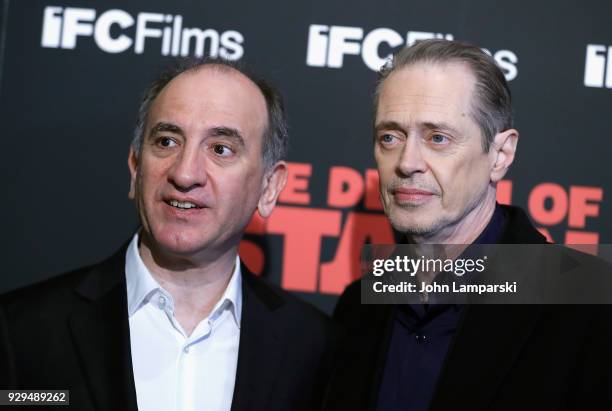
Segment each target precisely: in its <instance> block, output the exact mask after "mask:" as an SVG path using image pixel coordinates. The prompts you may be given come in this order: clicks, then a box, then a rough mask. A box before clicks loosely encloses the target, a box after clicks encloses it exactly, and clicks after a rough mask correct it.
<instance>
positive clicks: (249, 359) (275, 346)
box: [231, 265, 287, 411]
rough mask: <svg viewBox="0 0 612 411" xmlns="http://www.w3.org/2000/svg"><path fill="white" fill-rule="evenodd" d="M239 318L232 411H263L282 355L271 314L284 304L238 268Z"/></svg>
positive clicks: (276, 295)
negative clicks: (240, 282)
mask: <svg viewBox="0 0 612 411" xmlns="http://www.w3.org/2000/svg"><path fill="white" fill-rule="evenodd" d="M242 274H243V280H242V292H243V303H242V318H241V326H240V346H239V348H238V367H237V371H236V383H235V387H234V396H233V401H232V408H231V409H232V411H246V410H253V411H256V410H265V409H267V408H268V407H267V404H268V401H269V398H270V396H271V394H272V391H273V389H274V383H275V381H276V379H277V378H278V368H279V366H280V364H281V362H282V360H283V357H284V355H285V351H286V348H287V347H286V346H285V345H284V344H283V343H282V341H283V338H282V332H283V331H282V330H281V329H280V328H279V327H278V320H277V319H276V318H275V317H276V314H277V313H275V311H276V310H277V309H279V307H280V306H282V305H283V304H284V301H283V300H282V298H281V297H280V296H279V295H278V294H276V293H275V292H274V291H272V289H270V288H268V287H267V286H265V285H264V284H262V283H260V280H258V279H256V278H255V277H254V276H253V274H251V273H250V272H248V270H247V269H246V267H245V266H244V265H242Z"/></svg>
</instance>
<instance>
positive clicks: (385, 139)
mask: <svg viewBox="0 0 612 411" xmlns="http://www.w3.org/2000/svg"><path fill="white" fill-rule="evenodd" d="M396 140H397V138H396V137H395V136H394V135H392V134H383V135H382V136H380V142H381V143H383V144H393V143H394V142H395V141H396Z"/></svg>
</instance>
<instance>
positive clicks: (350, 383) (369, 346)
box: [324, 207, 612, 411]
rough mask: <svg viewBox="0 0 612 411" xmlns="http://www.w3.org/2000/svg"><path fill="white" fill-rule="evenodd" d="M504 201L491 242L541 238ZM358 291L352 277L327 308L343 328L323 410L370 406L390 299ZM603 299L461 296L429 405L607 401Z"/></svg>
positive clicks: (610, 404) (610, 363)
mask: <svg viewBox="0 0 612 411" xmlns="http://www.w3.org/2000/svg"><path fill="white" fill-rule="evenodd" d="M504 209H505V211H506V214H507V217H508V218H507V225H506V228H505V230H504V232H503V234H502V238H501V241H500V242H501V243H509V244H513V243H515V244H541V243H545V242H546V240H545V238H544V237H543V236H542V235H540V234H539V233H538V232H537V230H536V229H535V228H533V226H532V225H531V223H530V222H529V220H528V218H527V216H526V215H525V213H524V212H523V211H522V210H520V209H518V208H515V207H504ZM527 263H528V262H527ZM360 298H361V293H360V284H359V282H358V281H357V282H355V283H353V284H351V285H350V286H349V287H348V288H347V289H346V290H345V292H344V294H343V295H342V297H341V299H340V300H339V302H338V305H337V307H336V311H335V313H334V319H335V320H336V321H338V322H339V323H340V324H342V325H343V327H344V329H345V336H344V338H343V339H342V340H341V346H342V351H341V352H340V353H339V356H338V359H337V364H336V367H335V370H334V372H333V374H332V377H331V381H330V385H329V388H328V391H327V394H326V399H325V406H324V410H325V411H335V410H351V411H361V410H364V411H365V410H375V409H376V404H377V402H378V392H379V388H380V384H381V380H382V373H383V371H384V366H385V362H386V358H387V349H388V345H389V340H390V336H391V329H392V321H393V318H394V310H395V307H394V306H390V305H361V301H360ZM609 307H610V306H607V305H600V306H597V305H591V306H578V305H471V306H466V308H465V311H464V315H463V317H462V320H461V322H460V324H459V327H458V329H457V332H456V334H455V337H454V340H453V342H452V343H451V346H450V348H449V352H448V354H447V357H446V359H445V362H444V365H443V367H442V370H441V374H440V378H439V380H438V382H437V386H436V389H435V391H434V395H433V399H432V402H431V404H430V407H429V410H430V411H443V410H452V411H458V410H470V411H482V410H509V411H516V410H538V411H542V410H565V409H576V410H587V409H612V378H611V375H612V315H611V310H610V308H609ZM406 389H407V390H410V387H406ZM414 395H419V393H418V392H415V393H414ZM397 409H398V410H403V409H404V408H403V407H402V404H398V406H397Z"/></svg>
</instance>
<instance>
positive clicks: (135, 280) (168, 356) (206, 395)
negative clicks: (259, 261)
mask: <svg viewBox="0 0 612 411" xmlns="http://www.w3.org/2000/svg"><path fill="white" fill-rule="evenodd" d="M125 274H126V280H127V298H128V314H129V323H130V344H131V347H132V367H133V370H134V382H135V384H136V397H137V401H138V409H139V411H192V410H215V411H224V410H227V411H229V410H230V408H231V405H232V396H233V394H234V383H235V380H236V364H237V362H238V344H239V340H240V316H241V312H242V287H241V285H242V281H241V272H240V260H239V258H238V257H236V266H235V269H234V272H233V273H232V277H231V279H230V282H229V284H228V286H227V288H226V290H225V293H224V294H223V296H222V297H221V299H220V300H219V302H217V304H216V305H215V307H214V308H213V310H212V311H211V313H210V315H209V316H208V317H207V318H205V319H203V320H202V321H201V322H200V323H199V324H198V325H197V326H196V328H195V329H194V330H193V332H192V333H191V335H190V336H187V335H186V333H185V331H184V330H183V328H182V327H181V325H180V324H179V323H178V321H177V320H176V318H175V317H174V303H173V300H172V296H171V295H170V293H168V292H167V291H166V290H164V289H163V288H162V287H161V286H160V285H159V283H158V282H157V281H156V280H155V279H154V278H153V276H152V275H151V273H150V272H149V270H148V269H147V267H146V266H145V265H144V263H143V261H142V259H141V257H140V253H139V251H138V234H136V235H135V236H134V238H133V239H132V242H131V243H130V245H129V247H128V249H127V253H126V259H125Z"/></svg>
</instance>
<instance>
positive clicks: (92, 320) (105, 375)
mask: <svg viewBox="0 0 612 411" xmlns="http://www.w3.org/2000/svg"><path fill="white" fill-rule="evenodd" d="M124 267H125V248H123V249H121V250H120V251H118V252H117V253H116V254H115V255H114V256H112V257H111V258H110V259H108V260H106V261H104V262H102V263H101V264H98V265H94V266H92V267H87V268H83V269H79V270H76V271H74V272H71V273H68V274H65V275H62V276H59V277H56V278H53V279H51V280H47V281H45V282H43V283H40V284H36V285H33V286H29V287H27V288H24V289H21V290H17V291H13V292H11V293H9V294H7V295H4V296H2V297H0V388H9V387H10V388H16V389H69V390H70V404H71V406H70V409H74V410H79V411H87V410H96V411H117V410H136V409H137V404H136V391H135V385H134V376H133V373H132V362H131V353H130V334H129V323H128V313H127V294H126V282H125V274H124V273H125V269H124ZM242 273H243V282H242V290H243V307H242V310H243V311H242V318H241V330H240V346H239V351H238V367H237V373H236V383H235V388H234V396H233V401H232V411H242V410H253V411H260V410H278V411H285V410H313V409H319V408H320V400H321V395H322V390H323V389H324V385H325V383H326V382H327V378H328V375H329V370H328V368H329V363H330V361H329V358H328V355H330V347H331V335H332V331H333V330H332V328H331V321H329V320H328V318H327V317H326V316H325V315H324V314H322V313H320V312H319V311H318V310H316V309H315V308H313V307H311V306H309V305H308V304H306V303H303V302H301V301H299V300H298V299H297V298H295V297H293V296H291V295H290V294H288V293H287V292H285V291H283V290H281V289H279V288H278V287H275V286H272V285H269V284H267V283H266V282H264V281H263V280H261V279H259V278H257V277H255V276H254V275H253V274H251V273H250V272H249V271H248V270H247V269H246V267H245V266H244V265H243V266H242ZM34 409H40V408H34Z"/></svg>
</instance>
